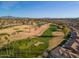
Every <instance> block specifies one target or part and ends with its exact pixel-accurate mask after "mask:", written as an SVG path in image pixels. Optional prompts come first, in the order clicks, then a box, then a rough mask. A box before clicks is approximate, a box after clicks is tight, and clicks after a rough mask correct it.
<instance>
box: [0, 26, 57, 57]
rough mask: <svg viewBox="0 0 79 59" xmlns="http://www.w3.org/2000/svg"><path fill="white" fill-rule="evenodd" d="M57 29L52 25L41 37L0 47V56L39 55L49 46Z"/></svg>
mask: <svg viewBox="0 0 79 59" xmlns="http://www.w3.org/2000/svg"><path fill="white" fill-rule="evenodd" d="M52 29H53V30H52ZM56 29H57V28H56V27H55V26H53V25H52V26H50V27H49V28H48V29H47V30H46V31H45V32H44V33H43V34H42V35H41V36H39V37H35V38H27V39H25V40H19V41H14V42H12V43H10V44H8V45H6V46H4V47H3V48H1V49H0V57H38V56H40V55H42V53H43V51H44V50H45V49H46V48H48V41H49V40H50V39H51V38H52V32H53V31H56Z"/></svg>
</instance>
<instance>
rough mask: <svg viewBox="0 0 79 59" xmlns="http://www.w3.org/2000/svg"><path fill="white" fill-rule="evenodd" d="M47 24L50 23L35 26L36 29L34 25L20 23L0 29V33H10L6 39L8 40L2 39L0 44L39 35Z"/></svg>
mask: <svg viewBox="0 0 79 59" xmlns="http://www.w3.org/2000/svg"><path fill="white" fill-rule="evenodd" d="M49 25H50V24H44V25H41V26H40V27H37V29H35V27H33V26H31V25H21V26H15V27H11V28H6V29H3V30H0V34H1V33H7V34H9V35H10V36H9V39H8V40H9V42H7V41H4V42H3V44H2V43H1V46H2V45H4V43H5V42H7V43H10V42H12V41H16V40H22V39H27V38H28V37H29V38H31V37H33V36H34V37H35V36H40V35H42V34H43V32H44V31H46V30H47V29H48V28H49ZM3 36H4V35H3ZM4 40H5V39H4Z"/></svg>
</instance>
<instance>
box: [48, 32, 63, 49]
mask: <svg viewBox="0 0 79 59" xmlns="http://www.w3.org/2000/svg"><path fill="white" fill-rule="evenodd" d="M52 35H53V36H55V37H53V38H52V39H51V40H49V48H48V49H50V50H51V49H53V48H55V47H57V46H58V45H59V44H60V43H61V42H62V41H63V40H64V33H63V32H58V31H56V32H53V33H52Z"/></svg>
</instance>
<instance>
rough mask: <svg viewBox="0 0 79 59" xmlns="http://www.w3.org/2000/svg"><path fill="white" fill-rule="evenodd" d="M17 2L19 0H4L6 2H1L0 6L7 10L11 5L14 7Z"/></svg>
mask: <svg viewBox="0 0 79 59" xmlns="http://www.w3.org/2000/svg"><path fill="white" fill-rule="evenodd" d="M18 3H19V2H16V1H6V2H2V3H1V7H2V8H3V9H6V10H9V9H11V8H12V7H14V6H15V5H16V4H18Z"/></svg>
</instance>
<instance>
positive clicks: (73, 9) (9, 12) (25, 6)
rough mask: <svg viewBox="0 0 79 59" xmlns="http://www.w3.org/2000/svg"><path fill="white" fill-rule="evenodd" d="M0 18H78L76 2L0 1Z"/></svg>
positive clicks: (78, 8)
mask: <svg viewBox="0 0 79 59" xmlns="http://www.w3.org/2000/svg"><path fill="white" fill-rule="evenodd" d="M0 16H14V17H30V18H45V17H46V18H70V17H79V2H78V1H0Z"/></svg>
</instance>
